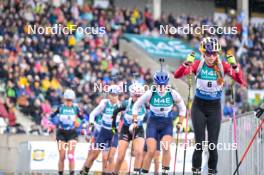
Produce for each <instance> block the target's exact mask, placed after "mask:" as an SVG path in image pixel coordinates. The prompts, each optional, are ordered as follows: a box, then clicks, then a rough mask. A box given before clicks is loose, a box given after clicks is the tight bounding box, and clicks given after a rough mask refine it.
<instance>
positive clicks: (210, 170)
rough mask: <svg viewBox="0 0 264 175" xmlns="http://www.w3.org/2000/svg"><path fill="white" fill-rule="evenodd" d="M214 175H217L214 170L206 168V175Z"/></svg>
mask: <svg viewBox="0 0 264 175" xmlns="http://www.w3.org/2000/svg"><path fill="white" fill-rule="evenodd" d="M216 174H217V171H216V170H213V169H210V168H208V175H216Z"/></svg>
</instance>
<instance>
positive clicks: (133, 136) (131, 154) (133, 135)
mask: <svg viewBox="0 0 264 175" xmlns="http://www.w3.org/2000/svg"><path fill="white" fill-rule="evenodd" d="M135 135H136V128H135V127H134V128H133V134H132V144H131V153H130V161H129V169H128V174H129V175H130V171H131V164H132V163H131V162H132V156H133V146H134V139H135Z"/></svg>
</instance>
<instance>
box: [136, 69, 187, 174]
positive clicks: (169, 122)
mask: <svg viewBox="0 0 264 175" xmlns="http://www.w3.org/2000/svg"><path fill="white" fill-rule="evenodd" d="M154 81H155V83H156V85H157V87H156V88H155V89H152V90H148V91H146V92H145V93H144V94H143V95H142V96H141V97H140V98H139V99H138V100H137V101H136V103H135V104H134V106H133V115H134V120H137V115H138V111H139V109H140V106H141V105H143V104H145V103H149V105H150V117H149V119H148V121H147V130H146V142H147V153H146V155H145V157H144V160H143V166H142V171H141V173H142V174H148V171H149V167H150V163H151V161H152V159H153V157H154V155H155V152H156V146H157V140H158V136H159V137H160V138H161V141H162V142H163V143H168V144H167V145H168V147H167V148H165V147H162V150H163V151H162V153H163V156H162V173H163V174H168V172H169V165H170V144H171V141H172V134H173V119H172V118H173V116H172V115H171V114H172V108H173V105H174V103H176V104H177V106H178V109H179V115H180V118H181V120H180V121H182V120H183V116H185V113H186V107H185V104H184V101H183V99H182V97H181V96H180V94H179V93H178V92H176V91H175V90H173V89H170V88H169V87H168V86H167V84H168V82H169V75H168V73H167V72H163V71H158V72H156V73H155V75H154Z"/></svg>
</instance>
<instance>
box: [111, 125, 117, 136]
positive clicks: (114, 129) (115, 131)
mask: <svg viewBox="0 0 264 175" xmlns="http://www.w3.org/2000/svg"><path fill="white" fill-rule="evenodd" d="M111 131H112V134H113V135H115V134H116V133H117V128H116V127H112V130H111Z"/></svg>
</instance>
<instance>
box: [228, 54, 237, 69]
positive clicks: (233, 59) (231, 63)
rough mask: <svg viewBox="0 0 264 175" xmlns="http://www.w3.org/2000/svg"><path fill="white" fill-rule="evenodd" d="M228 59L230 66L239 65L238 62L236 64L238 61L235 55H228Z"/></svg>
mask: <svg viewBox="0 0 264 175" xmlns="http://www.w3.org/2000/svg"><path fill="white" fill-rule="evenodd" d="M226 59H227V62H228V64H230V65H232V66H236V65H237V62H236V59H235V57H234V55H232V54H227V55H226Z"/></svg>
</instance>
